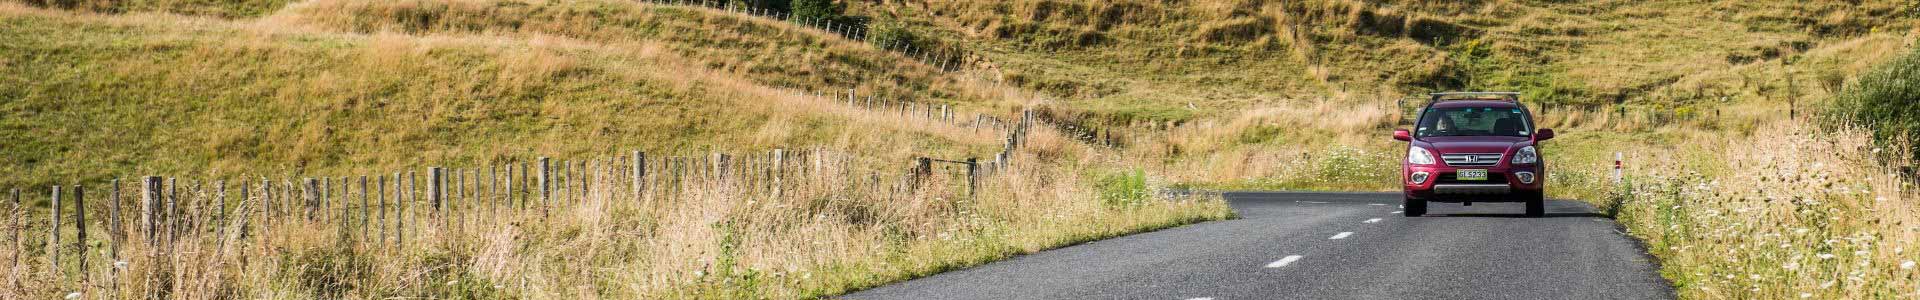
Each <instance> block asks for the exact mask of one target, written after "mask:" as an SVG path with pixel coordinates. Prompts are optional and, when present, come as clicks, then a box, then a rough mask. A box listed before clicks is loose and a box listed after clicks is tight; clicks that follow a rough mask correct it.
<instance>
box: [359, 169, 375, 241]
mask: <svg viewBox="0 0 1920 300" xmlns="http://www.w3.org/2000/svg"><path fill="white" fill-rule="evenodd" d="M371 204H372V203H369V202H368V197H367V175H360V239H361V240H371V239H372V238H373V235H372V233H373V229H372V228H368V227H369V226H368V225H370V224H368V223H371V222H368V221H372V220H370V219H371V218H370V217H371V216H372V215H373V214H372V213H370V212H368V211H367V209H371V208H373V206H372V205H371Z"/></svg>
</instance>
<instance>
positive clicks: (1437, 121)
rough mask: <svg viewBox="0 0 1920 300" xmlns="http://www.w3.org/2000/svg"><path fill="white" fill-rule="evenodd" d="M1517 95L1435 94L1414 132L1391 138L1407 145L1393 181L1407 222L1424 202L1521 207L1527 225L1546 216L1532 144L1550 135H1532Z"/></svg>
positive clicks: (1543, 177)
mask: <svg viewBox="0 0 1920 300" xmlns="http://www.w3.org/2000/svg"><path fill="white" fill-rule="evenodd" d="M1519 96H1520V95H1519V94H1518V93H1509V92H1470V93H1435V94H1432V100H1433V101H1431V102H1428V103H1427V105H1426V107H1425V108H1424V109H1422V110H1421V111H1420V117H1419V119H1418V120H1417V121H1416V122H1415V123H1414V129H1413V130H1412V131H1408V130H1406V129H1398V130H1394V131H1393V138H1394V139H1396V140H1401V141H1406V142H1407V143H1408V144H1409V145H1408V147H1407V159H1406V160H1405V161H1402V162H1401V167H1400V169H1401V170H1400V174H1401V178H1402V179H1403V180H1401V183H1402V185H1403V186H1404V187H1405V193H1406V202H1405V205H1403V206H1404V209H1402V210H1401V211H1402V212H1404V213H1405V214H1406V216H1409V217H1418V216H1420V215H1423V214H1426V213H1427V202H1452V203H1463V204H1465V205H1473V203H1474V202H1525V203H1526V206H1527V211H1526V215H1527V216H1528V217H1539V216H1541V215H1543V214H1545V210H1546V208H1545V207H1544V206H1545V203H1544V202H1545V200H1544V199H1543V195H1544V193H1545V191H1546V184H1547V165H1546V159H1544V157H1543V153H1542V152H1541V151H1540V148H1539V144H1540V142H1542V141H1546V140H1548V139H1552V138H1553V130H1552V129H1534V127H1533V114H1532V112H1530V111H1528V110H1527V107H1526V106H1523V105H1520V101H1519Z"/></svg>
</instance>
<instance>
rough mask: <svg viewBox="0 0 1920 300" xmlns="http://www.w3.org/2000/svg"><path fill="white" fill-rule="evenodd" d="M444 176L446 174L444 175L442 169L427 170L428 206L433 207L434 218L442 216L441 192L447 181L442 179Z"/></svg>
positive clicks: (432, 168)
mask: <svg viewBox="0 0 1920 300" xmlns="http://www.w3.org/2000/svg"><path fill="white" fill-rule="evenodd" d="M444 176H446V174H443V172H442V171H441V169H440V167H428V168H427V204H428V205H432V206H433V215H434V216H439V215H440V201H441V199H440V196H441V194H440V191H441V190H442V189H443V188H442V187H441V185H442V183H444V182H445V179H442V177H444Z"/></svg>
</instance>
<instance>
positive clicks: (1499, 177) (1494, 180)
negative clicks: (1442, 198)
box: [1434, 172, 1507, 184]
mask: <svg viewBox="0 0 1920 300" xmlns="http://www.w3.org/2000/svg"><path fill="white" fill-rule="evenodd" d="M1434 183H1487V184H1507V174H1501V173H1494V172H1487V180H1474V181H1461V180H1460V178H1459V174H1457V173H1441V174H1440V177H1439V178H1436V179H1434Z"/></svg>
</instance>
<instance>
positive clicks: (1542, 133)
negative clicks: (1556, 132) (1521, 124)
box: [1533, 128, 1553, 142]
mask: <svg viewBox="0 0 1920 300" xmlns="http://www.w3.org/2000/svg"><path fill="white" fill-rule="evenodd" d="M1551 139H1553V129H1546V128H1541V129H1540V130H1538V131H1535V132H1534V133H1533V141H1536V142H1538V141H1545V140H1551Z"/></svg>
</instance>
